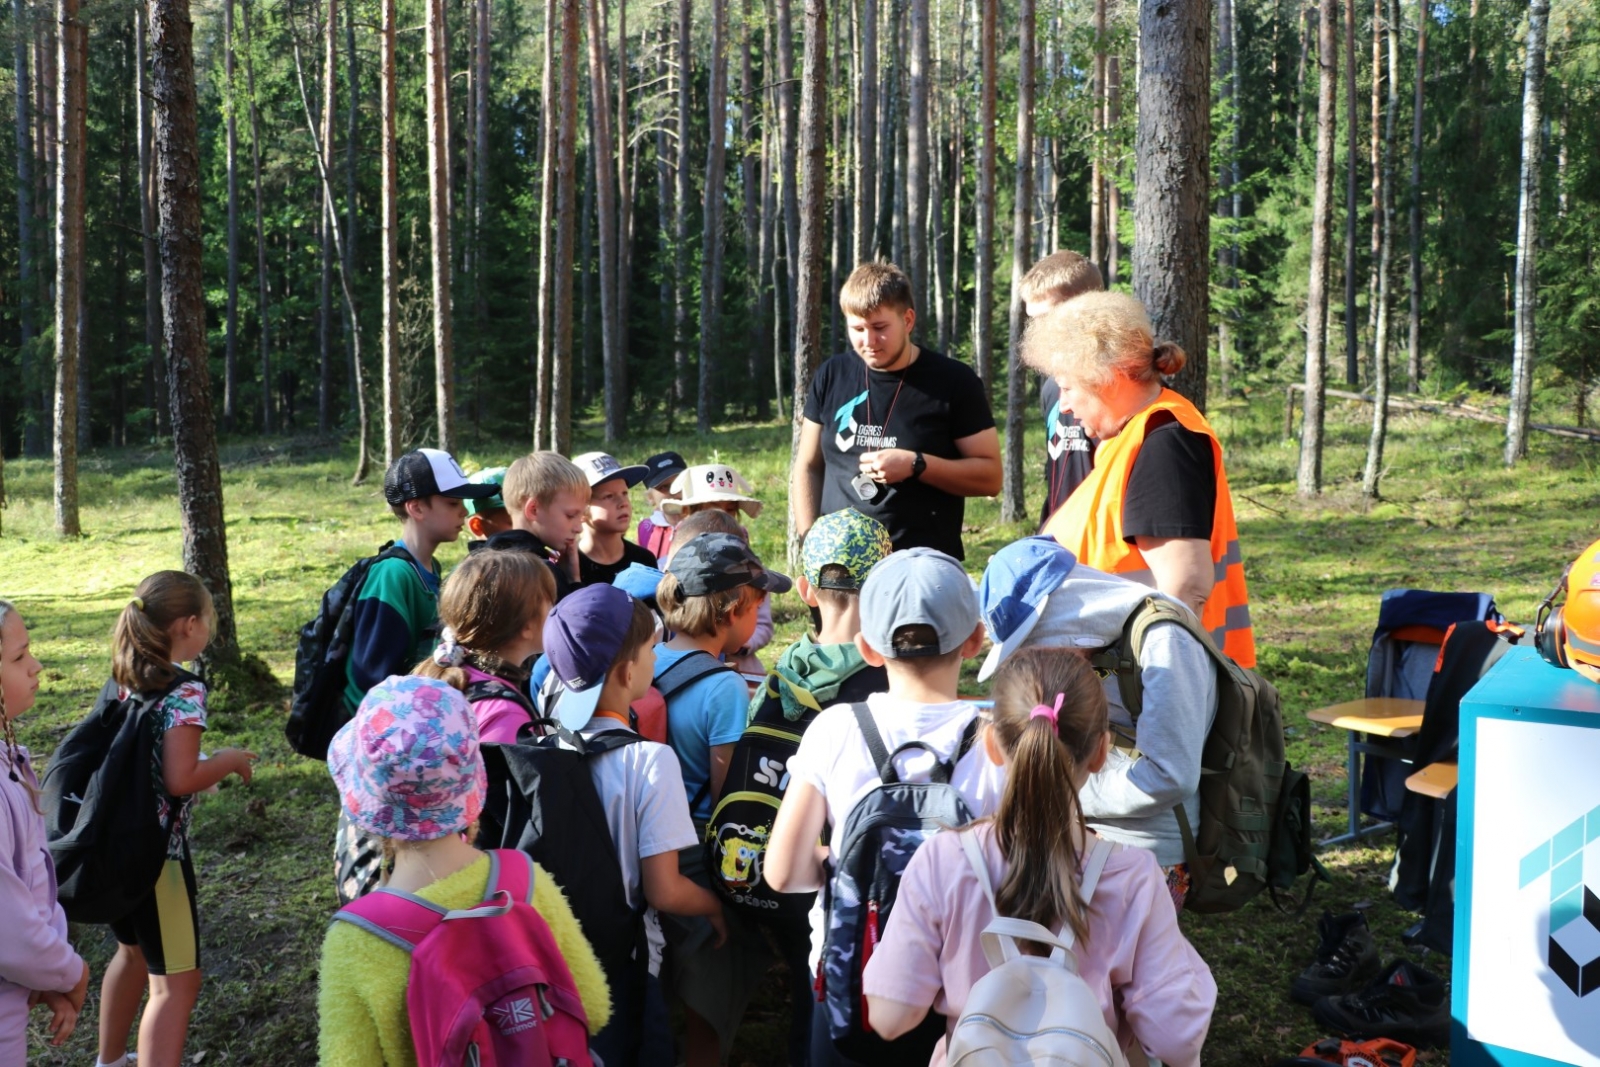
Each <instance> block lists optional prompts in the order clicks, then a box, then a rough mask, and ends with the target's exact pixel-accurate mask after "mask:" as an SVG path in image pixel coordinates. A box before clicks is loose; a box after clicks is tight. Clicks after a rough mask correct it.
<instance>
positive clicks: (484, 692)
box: [466, 677, 540, 719]
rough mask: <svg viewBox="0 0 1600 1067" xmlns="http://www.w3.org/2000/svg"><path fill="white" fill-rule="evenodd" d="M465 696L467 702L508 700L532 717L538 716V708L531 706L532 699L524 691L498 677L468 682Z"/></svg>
mask: <svg viewBox="0 0 1600 1067" xmlns="http://www.w3.org/2000/svg"><path fill="white" fill-rule="evenodd" d="M466 697H467V703H469V704H477V703H480V702H481V701H485V700H509V701H511V702H512V703H513V704H516V705H518V706H519V707H521V708H522V709H523V710H524V711H526V712H527V713H528V714H529V715H530V716H532V717H533V718H535V719H538V718H540V715H539V710H538V709H537V708H535V707H534V706H533V701H531V700H529V699H528V696H527V694H526V693H524V692H522V691H521V690H520V689H518V688H517V687H516V686H514V685H509V684H507V683H506V682H505V681H503V680H502V679H499V678H493V677H490V678H479V679H478V680H477V681H475V682H468V683H467V692H466Z"/></svg>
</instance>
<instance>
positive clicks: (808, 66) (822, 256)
mask: <svg viewBox="0 0 1600 1067" xmlns="http://www.w3.org/2000/svg"><path fill="white" fill-rule="evenodd" d="M827 107H828V5H827V0H805V65H804V67H803V73H802V75H801V83H800V189H799V193H800V202H801V203H802V204H804V205H805V211H804V212H803V214H802V215H801V218H800V249H799V255H798V257H797V259H798V263H797V270H796V271H795V273H796V275H797V276H798V277H797V285H796V289H797V290H798V291H799V296H798V303H799V306H800V309H801V318H800V320H799V321H798V322H797V323H796V329H795V333H796V336H797V337H798V343H797V344H796V346H795V350H794V394H793V396H794V401H793V406H792V407H791V409H790V410H791V411H792V413H793V419H792V429H791V431H790V438H789V459H790V462H791V463H793V462H794V457H795V454H796V453H797V451H798V450H799V447H800V427H801V423H802V422H803V421H804V417H805V406H806V394H807V393H808V392H810V390H811V378H812V375H813V374H815V373H816V370H817V367H818V366H820V365H821V363H822V357H823V351H822V305H823V304H824V303H825V302H826V301H827V300H828V294H827V293H825V292H824V291H823V280H824V277H825V272H826V269H827V264H828V244H827V233H826V225H825V224H826V220H827V206H828V145H827V138H826V137H825V136H824V132H825V130H826V129H827V127H826V125H825V124H826V122H827ZM788 548H789V559H790V561H791V564H790V565H791V566H792V565H793V561H795V560H797V559H798V558H799V551H800V541H799V537H798V536H797V533H796V530H795V525H794V511H793V509H792V508H791V509H790V511H789V530H788Z"/></svg>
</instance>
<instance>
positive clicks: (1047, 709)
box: [1028, 693, 1067, 730]
mask: <svg viewBox="0 0 1600 1067" xmlns="http://www.w3.org/2000/svg"><path fill="white" fill-rule="evenodd" d="M1066 699H1067V694H1065V693H1057V694H1056V703H1055V706H1054V707H1051V706H1050V705H1048V704H1035V705H1034V706H1033V710H1032V711H1030V712H1028V718H1030V719H1049V720H1050V728H1051V729H1052V730H1055V729H1060V726H1061V704H1062V702H1063V701H1064V700H1066Z"/></svg>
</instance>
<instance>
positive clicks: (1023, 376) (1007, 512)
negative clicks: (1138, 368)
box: [1000, 0, 1036, 522]
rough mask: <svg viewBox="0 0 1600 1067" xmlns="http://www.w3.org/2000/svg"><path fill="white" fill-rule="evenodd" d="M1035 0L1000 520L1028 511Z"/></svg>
mask: <svg viewBox="0 0 1600 1067" xmlns="http://www.w3.org/2000/svg"><path fill="white" fill-rule="evenodd" d="M1033 4H1034V0H1021V4H1020V5H1019V7H1018V10H1017V184H1016V193H1015V195H1014V197H1013V200H1014V205H1015V206H1014V209H1013V211H1014V213H1013V215H1012V222H1011V315H1010V328H1009V330H1008V331H1007V336H1006V351H1007V353H1008V354H1009V358H1010V363H1009V366H1008V367H1007V370H1006V449H1005V472H1004V474H1005V478H1004V480H1005V484H1004V487H1003V491H1002V494H1001V498H1000V521H1001V522H1021V521H1022V520H1023V519H1024V518H1025V517H1026V516H1027V514H1028V505H1027V498H1026V493H1025V492H1024V491H1023V489H1024V485H1023V473H1022V456H1023V448H1022V432H1023V427H1024V425H1025V416H1024V414H1023V406H1024V404H1025V402H1026V400H1027V396H1028V372H1027V371H1026V370H1024V369H1023V366H1022V358H1021V355H1020V351H1021V348H1022V326H1023V323H1024V322H1025V321H1026V319H1025V315H1024V312H1023V308H1022V276H1023V275H1024V274H1026V273H1028V268H1029V266H1031V265H1032V258H1033V257H1032V255H1031V248H1030V243H1029V240H1028V235H1029V232H1030V231H1031V230H1032V229H1033V217H1032V215H1033V212H1032V208H1033V195H1032V193H1033V87H1034V77H1035V72H1034V56H1035V54H1036V52H1035V48H1034V40H1033V38H1034V29H1035V18H1034V7H1033Z"/></svg>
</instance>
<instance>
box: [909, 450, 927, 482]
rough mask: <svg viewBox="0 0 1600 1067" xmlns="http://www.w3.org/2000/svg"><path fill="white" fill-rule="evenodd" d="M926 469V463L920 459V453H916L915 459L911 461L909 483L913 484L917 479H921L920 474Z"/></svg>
mask: <svg viewBox="0 0 1600 1067" xmlns="http://www.w3.org/2000/svg"><path fill="white" fill-rule="evenodd" d="M927 469H928V461H927V460H926V459H923V458H922V453H921V452H918V453H917V454H916V456H915V458H913V459H912V460H911V481H913V482H914V481H916V480H917V479H918V478H920V477H922V472H923V471H925V470H927Z"/></svg>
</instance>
